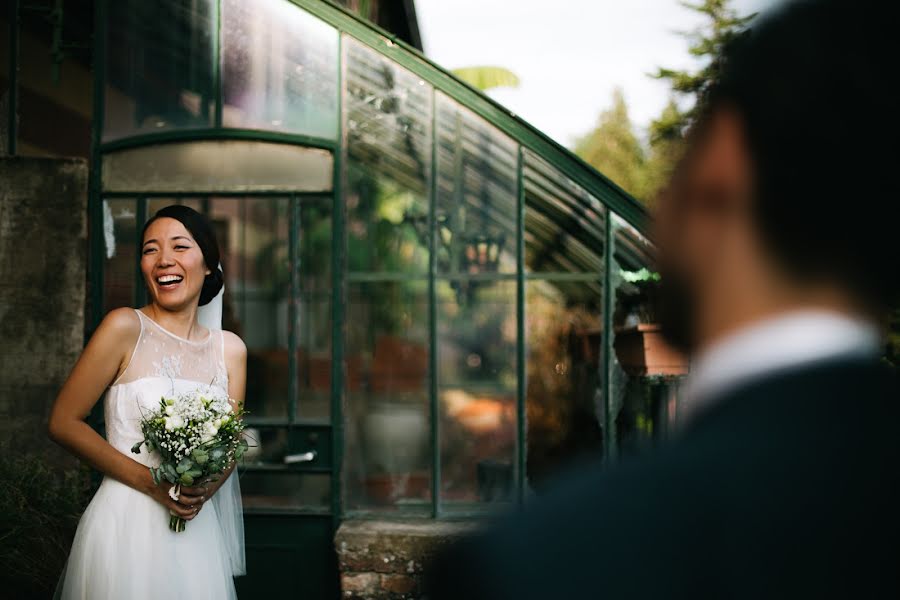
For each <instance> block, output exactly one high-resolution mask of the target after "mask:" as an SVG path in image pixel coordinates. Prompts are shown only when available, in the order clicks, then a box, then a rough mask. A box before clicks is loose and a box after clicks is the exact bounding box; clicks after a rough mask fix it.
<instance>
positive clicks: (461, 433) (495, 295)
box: [436, 280, 517, 511]
mask: <svg viewBox="0 0 900 600" xmlns="http://www.w3.org/2000/svg"><path fill="white" fill-rule="evenodd" d="M436 294H437V303H438V315H437V318H438V322H437V328H438V342H437V344H438V373H437V377H438V391H439V401H440V427H439V429H440V452H441V486H440V487H441V495H442V499H443V506H444V507H445V508H446V509H447V510H448V511H452V510H454V509H459V510H463V509H465V508H471V507H472V506H473V505H476V506H477V504H478V503H506V502H510V501H512V500H513V499H514V498H515V456H516V450H515V448H516V389H517V385H516V337H517V336H516V284H515V282H513V281H483V280H480V281H473V280H453V281H440V282H437V289H436Z"/></svg>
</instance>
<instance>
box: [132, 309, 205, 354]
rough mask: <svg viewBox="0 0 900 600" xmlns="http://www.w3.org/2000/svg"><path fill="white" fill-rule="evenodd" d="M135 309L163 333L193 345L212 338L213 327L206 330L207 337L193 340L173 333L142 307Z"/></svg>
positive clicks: (203, 342)
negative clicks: (197, 340)
mask: <svg viewBox="0 0 900 600" xmlns="http://www.w3.org/2000/svg"><path fill="white" fill-rule="evenodd" d="M134 310H136V311H137V312H139V313H141V314H142V315H144V317H146V319H147V320H148V321H150V322H151V323H153V324H154V325H156V326H157V327H158V328H159V329H160V330H162V332H163V333H166V334H168V335H170V336H172V337H173V338H175V339H176V340H179V341H182V342H185V343H186V344H192V345H194V346H199V345H201V344H205V343H206V342H208V341H209V340H210V339H211V338H212V329H207V330H206V331H207V335H206V337H205V338H204V339H202V340H200V341H199V342H194V341H191V340H189V339H187V338H183V337H181V336H180V335H175V334H174V333H172V332H171V331H169V330H168V329H166V328H165V327H163V326H162V325H160V324H159V323H157V322H156V321H154V320H153V319H151V318H150V317H149V316H148V315H147V314H146V313H145V312H144V311H142V310H141V309H139V308H135V309H134Z"/></svg>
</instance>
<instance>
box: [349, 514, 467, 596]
mask: <svg viewBox="0 0 900 600" xmlns="http://www.w3.org/2000/svg"><path fill="white" fill-rule="evenodd" d="M472 527H473V524H471V523H462V522H442V521H424V520H423V521H406V522H393V521H363V520H357V521H345V522H344V523H343V524H341V527H340V529H338V532H337V534H336V535H335V540H334V545H335V549H336V550H337V555H338V565H339V569H340V575H341V596H342V598H345V599H348V600H363V599H365V600H401V599H402V600H408V599H417V598H421V597H422V589H421V586H422V576H423V571H424V568H425V565H426V564H428V561H429V559H430V558H431V556H432V554H433V553H434V551H435V550H436V549H437V548H438V547H439V546H440V545H441V544H444V543H446V542H447V541H450V540H452V539H454V538H456V537H458V536H459V535H460V534H462V533H465V532H467V531H470V530H471V529H472Z"/></svg>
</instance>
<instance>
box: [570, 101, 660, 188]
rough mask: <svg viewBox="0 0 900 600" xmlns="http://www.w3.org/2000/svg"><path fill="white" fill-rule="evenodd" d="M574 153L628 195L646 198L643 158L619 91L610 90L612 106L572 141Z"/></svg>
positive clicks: (643, 155)
mask: <svg viewBox="0 0 900 600" xmlns="http://www.w3.org/2000/svg"><path fill="white" fill-rule="evenodd" d="M575 154H577V155H578V156H580V157H581V158H583V159H584V160H585V162H587V163H588V164H590V165H592V166H593V167H595V168H596V169H597V170H599V171H600V172H602V173H603V174H604V175H606V176H607V177H609V178H610V179H612V180H613V181H614V182H615V183H616V184H618V185H619V186H620V187H622V189H624V190H625V191H626V192H628V193H629V194H631V195H633V196H635V197H637V198H641V199H643V198H644V197H645V196H646V192H647V189H646V188H647V181H648V179H647V159H646V156H645V152H644V148H643V147H642V146H641V143H640V140H638V138H637V135H635V133H634V125H633V124H632V122H631V118H630V117H629V116H628V106H627V105H626V103H625V97H624V95H623V94H622V90H621V89H619V88H616V89H615V90H614V91H613V97H612V106H611V107H610V108H608V109H607V110H605V111H603V112H602V113H600V118H599V119H598V121H597V125H596V127H595V128H594V130H593V131H591V132H590V133H588V134H587V135H585V136H583V137H581V138H580V139H578V141H576V143H575Z"/></svg>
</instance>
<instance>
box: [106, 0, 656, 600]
mask: <svg viewBox="0 0 900 600" xmlns="http://www.w3.org/2000/svg"><path fill="white" fill-rule="evenodd" d="M97 11H98V12H97V21H96V22H97V29H96V48H95V50H96V52H95V57H94V61H95V78H94V98H93V102H94V114H95V115H101V116H102V118H95V119H94V120H93V129H92V135H93V144H92V150H91V151H92V160H91V169H92V178H91V181H92V182H93V184H92V188H91V190H90V198H89V202H90V204H89V206H90V221H91V223H92V226H91V238H90V241H91V260H90V270H91V273H90V278H89V280H90V283H91V303H90V306H91V312H92V314H91V318H92V320H93V323H94V324H96V323H98V322H99V321H100V319H102V317H103V315H104V314H105V313H106V312H108V311H109V310H110V309H112V308H115V307H118V306H141V305H143V304H144V303H145V302H146V292H145V290H144V287H143V282H142V281H141V275H140V272H139V271H138V270H136V269H135V265H136V263H137V260H138V257H137V248H138V242H139V240H138V239H137V236H138V235H139V234H140V230H141V226H142V224H143V222H144V221H145V220H146V219H147V218H148V217H149V216H151V215H152V214H153V213H154V212H155V211H156V210H157V209H159V208H160V207H162V206H165V205H167V204H171V203H183V204H188V205H190V206H192V207H194V208H195V209H197V210H199V211H201V212H203V213H204V214H206V215H207V216H208V217H209V218H210V219H211V220H212V221H213V222H214V224H215V226H216V228H217V234H218V236H219V242H220V244H221V246H222V248H223V260H222V263H223V270H224V273H225V280H226V283H225V295H224V304H225V314H224V328H225V329H229V330H231V331H234V332H235V333H237V334H238V335H239V336H240V337H241V338H242V339H243V340H244V341H245V343H246V345H247V347H248V380H247V408H248V409H249V410H250V415H249V417H248V420H249V422H250V427H251V428H252V431H253V434H254V435H255V436H256V438H257V440H258V443H257V445H256V446H255V447H253V448H251V449H250V451H249V453H248V456H247V461H246V462H245V464H243V465H242V466H241V467H240V473H241V486H242V490H243V494H244V506H245V523H246V539H247V553H248V571H249V574H248V576H247V577H243V578H240V579H238V580H237V582H238V587H239V592H240V593H241V595H242V597H262V596H263V594H264V593H266V590H267V589H269V590H277V589H284V588H285V587H290V589H292V590H296V591H297V592H296V593H297V596H298V597H317V596H316V594H317V593H320V592H315V591H314V590H321V589H325V588H328V586H330V585H332V578H333V577H334V570H335V567H334V565H333V564H332V562H331V561H332V560H333V559H332V558H330V557H329V556H330V554H329V552H327V551H326V549H328V548H330V547H331V544H332V540H333V538H334V534H335V531H336V529H337V528H338V527H339V526H340V524H341V523H343V522H345V521H347V520H350V519H374V520H396V519H421V520H423V521H428V520H435V521H442V520H447V519H460V518H476V517H477V516H478V515H481V514H485V513H490V512H492V511H495V510H498V509H503V508H504V507H510V506H515V505H516V504H519V503H523V502H528V498H529V497H531V496H532V495H533V494H539V493H540V491H541V489H542V485H543V483H544V482H546V481H548V480H549V479H550V478H551V477H552V476H553V474H554V473H556V472H557V471H559V469H561V468H562V467H563V466H564V465H565V464H567V463H568V462H569V461H570V460H571V459H574V458H575V457H577V456H580V455H582V454H584V453H589V452H602V454H603V455H604V457H605V459H607V460H612V459H614V457H615V456H616V454H617V453H619V452H620V451H626V450H627V447H629V444H638V443H640V439H642V436H643V437H653V436H655V435H657V434H659V430H661V429H664V428H665V425H666V423H667V421H668V419H669V417H670V416H671V414H670V413H671V411H672V406H671V405H672V403H673V402H674V399H673V394H672V392H671V390H670V383H671V381H670V379H668V378H666V377H665V376H660V377H657V378H641V382H642V383H641V385H640V386H637V387H635V386H631V382H632V380H633V379H635V377H633V376H632V375H630V374H626V370H623V369H622V368H621V366H620V365H619V364H618V361H617V358H616V354H615V352H614V351H613V347H614V343H615V339H614V338H615V336H614V335H613V332H615V331H616V330H617V329H620V328H621V327H622V325H623V323H624V320H625V318H626V316H625V315H623V314H621V313H622V312H623V311H622V310H619V311H617V306H616V302H617V298H618V297H619V296H620V295H621V293H622V291H623V290H625V291H626V292H627V288H628V287H629V286H630V285H631V284H630V283H629V281H630V280H629V277H628V275H629V274H634V273H638V272H641V270H642V269H645V268H648V267H650V269H651V270H652V267H651V264H652V263H651V258H652V246H651V245H650V242H649V241H648V239H647V238H646V237H645V236H646V235H647V227H648V219H647V216H646V214H645V212H644V210H643V208H642V207H641V206H640V205H638V204H637V203H636V202H635V201H634V200H633V199H632V198H631V197H629V196H628V195H627V194H626V193H625V192H623V191H622V190H621V189H620V188H619V187H617V186H616V185H615V184H613V183H612V182H610V181H609V180H608V179H606V178H605V177H604V176H603V175H601V174H600V173H598V172H597V171H595V170H594V169H593V168H591V167H589V166H587V165H586V164H585V163H583V162H581V161H580V160H579V159H578V158H576V157H575V156H574V155H572V154H571V153H570V152H568V151H567V150H565V149H564V148H562V147H561V146H559V145H558V144H556V143H555V142H553V141H551V140H550V139H549V138H548V137H546V136H545V135H543V134H542V133H540V132H539V131H537V130H536V129H534V128H533V127H531V126H529V125H528V124H527V123H525V122H523V121H522V120H520V119H519V118H517V116H516V115H514V114H512V113H510V112H509V111H508V110H506V109H504V108H503V107H501V106H499V105H498V104H496V103H495V102H493V101H492V100H491V99H489V98H488V97H486V96H485V95H483V94H482V93H480V92H478V91H477V90H475V89H473V88H471V87H469V86H467V85H466V84H464V83H462V82H461V81H459V80H458V79H456V78H455V77H453V76H452V75H451V74H449V73H448V72H447V71H445V70H443V69H441V68H440V67H438V66H437V65H435V64H433V63H432V62H430V61H429V60H428V59H426V58H425V57H424V56H423V55H422V54H421V53H419V52H418V51H416V50H415V49H413V48H411V47H409V46H408V45H406V44H404V43H403V42H401V41H399V40H398V39H396V38H395V37H394V36H392V35H390V34H388V33H386V32H384V31H382V30H380V29H377V28H376V27H374V26H373V25H371V24H370V23H368V22H366V21H363V20H361V19H359V18H357V17H356V16H354V15H353V14H352V13H350V12H348V11H345V10H343V9H341V8H340V7H337V6H335V5H332V4H330V3H326V2H321V1H320V0H291V1H288V0H253V1H248V0H192V1H187V0H166V1H165V2H156V3H148V2H138V1H136V0H128V1H124V0H123V1H118V2H99V3H98V8H97ZM629 389H631V391H629ZM635 390H637V391H635ZM629 394H637V395H638V396H640V398H641V399H642V400H640V402H638V404H640V403H641V402H643V401H644V400H646V401H647V402H649V404H648V406H650V408H648V409H647V410H646V411H645V412H646V415H645V414H643V413H642V414H640V415H638V417H639V418H636V419H631V420H625V419H623V418H622V415H623V414H624V413H623V412H621V411H620V408H621V406H622V404H623V402H624V399H625V398H626V397H627V396H628V395H629ZM626 421H627V422H626ZM97 425H98V426H102V424H101V423H98V424H97ZM654 427H655V428H656V430H655V431H654ZM304 590H305V591H306V593H309V594H310V595H309V596H304Z"/></svg>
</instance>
